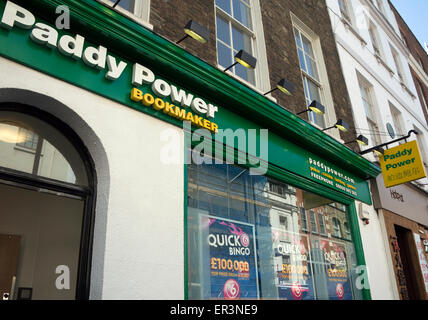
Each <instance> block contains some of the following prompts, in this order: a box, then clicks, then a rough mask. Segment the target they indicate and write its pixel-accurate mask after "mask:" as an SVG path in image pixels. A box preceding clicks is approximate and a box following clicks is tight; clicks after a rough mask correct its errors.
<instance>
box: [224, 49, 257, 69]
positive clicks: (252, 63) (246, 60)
mask: <svg viewBox="0 0 428 320" xmlns="http://www.w3.org/2000/svg"><path fill="white" fill-rule="evenodd" d="M235 60H236V62H235V63H234V64H232V65H231V66H230V67H227V68H226V69H224V71H223V72H226V71H227V70H229V69H230V68H233V67H234V66H236V65H237V64H238V63H240V64H242V65H243V66H244V67H245V68H248V69H254V68H255V67H256V64H257V59H256V58H254V57H253V56H252V55H251V54H249V53H248V52H246V51H244V50H240V51H239V52H238V53H237V54H236V55H235Z"/></svg>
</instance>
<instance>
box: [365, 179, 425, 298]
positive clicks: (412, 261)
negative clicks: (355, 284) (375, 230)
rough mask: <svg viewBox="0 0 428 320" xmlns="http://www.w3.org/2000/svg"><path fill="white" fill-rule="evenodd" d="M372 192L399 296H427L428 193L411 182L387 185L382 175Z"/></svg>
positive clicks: (373, 186)
mask: <svg viewBox="0 0 428 320" xmlns="http://www.w3.org/2000/svg"><path fill="white" fill-rule="evenodd" d="M374 181H376V183H374ZM372 191H373V202H374V206H375V208H376V209H377V210H378V212H379V214H380V215H381V216H382V217H383V220H384V230H385V233H384V234H385V237H386V240H385V242H386V243H387V246H386V247H387V248H389V250H390V256H391V260H390V262H391V265H392V270H394V273H395V274H394V278H395V282H396V284H397V289H398V293H399V296H400V299H403V300H409V299H411V300H414V299H422V300H423V299H427V297H428V296H427V293H428V264H427V261H428V260H427V250H426V249H427V248H426V245H425V244H426V243H427V238H428V234H427V229H428V228H427V225H428V217H427V194H426V193H425V192H423V191H422V190H420V189H418V188H417V187H415V186H412V185H411V184H401V185H397V186H394V187H390V188H386V187H385V185H384V181H383V178H382V176H379V177H378V178H377V179H376V180H373V184H372Z"/></svg>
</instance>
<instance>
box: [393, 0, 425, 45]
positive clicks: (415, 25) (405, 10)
mask: <svg viewBox="0 0 428 320" xmlns="http://www.w3.org/2000/svg"><path fill="white" fill-rule="evenodd" d="M391 2H392V4H393V5H394V7H395V8H396V9H397V11H398V12H399V13H400V15H401V17H403V19H404V21H406V23H407V25H408V26H409V28H410V29H411V30H412V32H413V34H414V35H415V36H416V38H417V39H418V40H419V42H420V43H421V44H422V45H423V44H424V42H426V43H428V0H391Z"/></svg>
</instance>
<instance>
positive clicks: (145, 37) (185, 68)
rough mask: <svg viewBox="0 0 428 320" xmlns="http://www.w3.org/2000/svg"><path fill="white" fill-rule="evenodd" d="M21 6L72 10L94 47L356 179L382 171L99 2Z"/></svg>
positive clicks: (39, 0)
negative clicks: (174, 80)
mask: <svg viewBox="0 0 428 320" xmlns="http://www.w3.org/2000/svg"><path fill="white" fill-rule="evenodd" d="M16 2H17V3H22V4H23V5H25V6H27V7H29V8H30V7H34V8H37V9H38V11H37V12H43V13H44V15H45V16H46V17H48V16H49V17H51V20H52V19H53V18H54V15H53V14H52V13H53V12H54V10H55V8H56V6H57V5H67V6H69V8H70V12H71V14H72V21H73V22H74V23H75V24H74V25H73V26H76V30H75V31H74V32H75V33H77V32H79V31H80V30H79V28H80V29H81V30H84V32H85V35H88V36H89V35H91V36H92V39H90V40H91V41H92V42H94V40H96V42H99V43H100V44H104V45H105V46H106V47H108V48H109V49H110V50H113V52H116V53H117V52H120V53H121V56H122V57H124V58H127V59H128V60H131V61H136V62H138V61H139V60H140V61H141V60H142V61H144V64H145V65H147V66H148V67H151V68H153V70H156V73H157V74H159V75H161V76H166V75H167V74H168V73H171V72H174V73H179V74H180V81H181V82H180V83H182V84H183V88H185V89H189V90H192V91H194V92H198V93H199V94H200V95H201V96H204V97H210V96H215V97H216V98H217V101H219V103H218V104H219V105H224V106H228V105H231V106H233V108H234V111H235V112H237V113H240V114H245V115H246V117H248V118H251V119H257V122H258V124H260V125H261V126H262V127H264V128H267V129H270V130H273V131H275V132H277V134H278V135H280V136H281V137H285V138H287V139H289V140H290V141H296V143H298V144H300V145H302V146H303V147H305V148H306V149H308V150H311V151H313V152H314V153H316V154H318V155H320V156H321V157H323V158H326V159H328V160H329V161H331V162H332V163H335V164H336V165H338V166H339V167H342V168H347V169H348V170H349V171H350V172H351V173H353V174H355V175H357V176H360V177H362V178H365V179H370V178H375V177H376V176H377V175H378V174H379V173H380V172H381V171H380V169H379V167H377V166H376V165H374V164H372V163H371V162H370V161H367V160H366V159H364V158H363V157H361V156H360V155H358V154H356V153H354V152H353V151H352V150H350V149H349V148H347V147H346V146H344V145H342V144H341V143H339V142H337V141H336V140H335V139H333V138H332V137H330V136H328V135H327V134H325V133H323V132H322V131H321V130H319V129H317V128H315V127H314V126H312V125H311V124H309V123H307V122H305V121H304V120H302V119H300V118H299V117H297V116H296V115H294V114H293V113H291V112H289V111H287V110H285V109H284V108H282V107H281V106H279V105H277V104H275V103H274V102H272V101H271V100H269V99H267V98H266V97H264V96H262V95H261V94H259V93H257V92H255V91H254V90H252V89H251V88H249V87H247V86H245V85H244V84H242V83H241V82H239V81H237V80H236V79H233V78H231V77H229V76H228V75H226V74H224V73H223V72H222V71H220V70H218V69H217V68H215V67H212V66H210V65H208V64H207V63H206V62H204V61H202V60H200V59H199V58H197V57H195V56H193V55H191V54H190V53H188V52H187V51H185V50H184V49H182V48H181V47H179V46H177V45H175V44H174V43H172V42H171V41H169V40H167V39H165V38H163V37H161V36H159V35H156V34H155V33H153V32H152V31H150V30H148V29H146V28H144V27H143V26H141V25H139V24H138V23H136V22H134V21H132V20H130V19H128V18H126V17H124V16H121V15H120V14H118V13H116V12H115V11H114V10H112V9H110V8H108V7H106V6H104V5H102V4H100V3H98V2H96V1H94V0H61V1H59V0H32V1H31V2H30V3H28V1H22V0H16ZM49 13H51V14H49ZM82 23H83V24H82ZM125 51H126V53H125Z"/></svg>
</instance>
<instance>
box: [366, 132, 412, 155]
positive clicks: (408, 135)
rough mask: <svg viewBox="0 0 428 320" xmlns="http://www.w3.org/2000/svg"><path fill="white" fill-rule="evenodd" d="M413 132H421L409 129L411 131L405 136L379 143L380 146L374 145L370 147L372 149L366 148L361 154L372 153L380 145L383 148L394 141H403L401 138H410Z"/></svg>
mask: <svg viewBox="0 0 428 320" xmlns="http://www.w3.org/2000/svg"><path fill="white" fill-rule="evenodd" d="M412 133H414V134H415V135H418V134H419V132H417V131H416V130H410V131H409V133H408V134H407V136H405V137H401V138H399V139H395V140H392V141H390V142H386V143H382V144H380V145H378V146H375V147H373V148H370V149H367V150H364V151H362V152H360V155H364V154H367V153H370V152H372V151H374V150H375V149H377V148H379V147H380V148H381V147H386V146H388V145H390V144H393V143H396V142H399V141H401V140H406V139H408V138H410V136H411V135H412Z"/></svg>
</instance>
